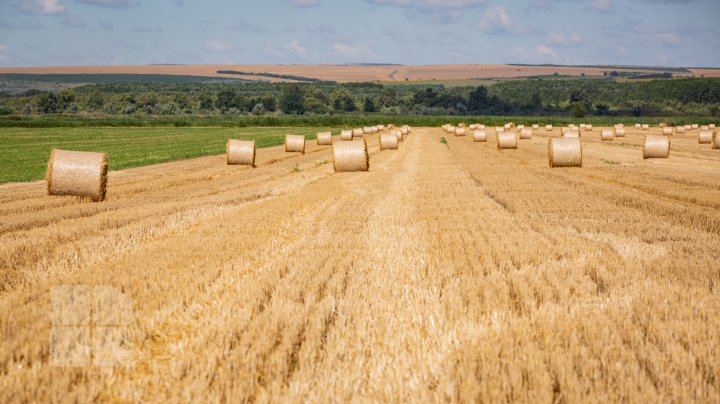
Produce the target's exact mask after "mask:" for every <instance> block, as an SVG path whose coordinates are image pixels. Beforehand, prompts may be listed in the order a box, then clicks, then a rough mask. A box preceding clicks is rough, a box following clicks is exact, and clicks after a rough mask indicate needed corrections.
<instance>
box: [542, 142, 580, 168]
mask: <svg viewBox="0 0 720 404" xmlns="http://www.w3.org/2000/svg"><path fill="white" fill-rule="evenodd" d="M548 162H549V163H550V167H551V168H555V167H582V144H581V143H580V138H579V137H565V138H550V140H549V141H548Z"/></svg>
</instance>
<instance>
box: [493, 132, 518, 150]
mask: <svg viewBox="0 0 720 404" xmlns="http://www.w3.org/2000/svg"><path fill="white" fill-rule="evenodd" d="M517 146H518V135H517V133H515V132H512V131H510V132H503V133H498V134H497V148H498V149H517Z"/></svg>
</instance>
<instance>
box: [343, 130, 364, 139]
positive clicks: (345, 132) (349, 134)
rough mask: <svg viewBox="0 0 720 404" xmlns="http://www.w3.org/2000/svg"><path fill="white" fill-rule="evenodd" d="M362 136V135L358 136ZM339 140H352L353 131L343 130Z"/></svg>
mask: <svg viewBox="0 0 720 404" xmlns="http://www.w3.org/2000/svg"><path fill="white" fill-rule="evenodd" d="M360 136H362V133H361V134H360ZM340 140H353V131H351V130H343V131H341V132H340Z"/></svg>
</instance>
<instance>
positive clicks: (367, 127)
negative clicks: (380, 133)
mask: <svg viewBox="0 0 720 404" xmlns="http://www.w3.org/2000/svg"><path fill="white" fill-rule="evenodd" d="M371 133H372V127H370V126H366V127H364V128H363V134H365V135H369V134H371Z"/></svg>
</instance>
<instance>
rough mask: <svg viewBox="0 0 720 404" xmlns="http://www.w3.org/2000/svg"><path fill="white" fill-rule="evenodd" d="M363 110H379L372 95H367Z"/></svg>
mask: <svg viewBox="0 0 720 404" xmlns="http://www.w3.org/2000/svg"><path fill="white" fill-rule="evenodd" d="M363 111H365V112H377V109H376V108H375V103H374V102H373V100H372V99H371V98H370V97H365V102H364V103H363Z"/></svg>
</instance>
